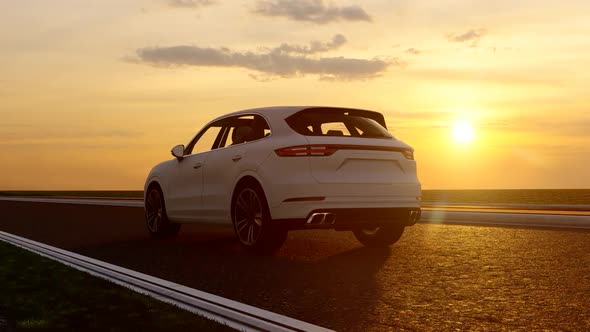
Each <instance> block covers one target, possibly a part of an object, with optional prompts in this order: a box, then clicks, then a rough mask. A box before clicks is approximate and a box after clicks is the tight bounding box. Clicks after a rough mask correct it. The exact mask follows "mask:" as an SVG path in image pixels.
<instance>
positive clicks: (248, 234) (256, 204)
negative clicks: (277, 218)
mask: <svg viewBox="0 0 590 332" xmlns="http://www.w3.org/2000/svg"><path fill="white" fill-rule="evenodd" d="M234 218H235V226H234V227H235V228H236V233H237V235H238V238H239V239H240V242H242V243H243V244H245V245H247V246H252V245H254V244H255V243H256V241H258V238H259V237H260V233H261V231H262V203H261V202H260V198H259V197H258V194H257V193H256V192H255V191H254V190H252V189H250V188H247V189H244V190H242V191H241V192H240V194H239V195H238V197H237V198H236V204H235V209H234Z"/></svg>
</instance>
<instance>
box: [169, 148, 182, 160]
mask: <svg viewBox="0 0 590 332" xmlns="http://www.w3.org/2000/svg"><path fill="white" fill-rule="evenodd" d="M170 152H171V153H172V155H173V156H174V157H176V159H178V160H182V158H184V145H182V144H179V145H177V146H175V147H173V148H172V150H170Z"/></svg>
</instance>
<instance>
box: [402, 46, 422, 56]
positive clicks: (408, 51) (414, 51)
mask: <svg viewBox="0 0 590 332" xmlns="http://www.w3.org/2000/svg"><path fill="white" fill-rule="evenodd" d="M406 53H408V54H412V55H418V54H420V53H422V51H420V50H418V49H415V48H413V47H412V48H408V49H407V50H406Z"/></svg>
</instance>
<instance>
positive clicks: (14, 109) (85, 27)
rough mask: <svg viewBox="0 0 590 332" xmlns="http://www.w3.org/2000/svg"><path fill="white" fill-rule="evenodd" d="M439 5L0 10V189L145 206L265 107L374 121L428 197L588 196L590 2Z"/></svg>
mask: <svg viewBox="0 0 590 332" xmlns="http://www.w3.org/2000/svg"><path fill="white" fill-rule="evenodd" d="M434 3H435V4H433V1H404V0H402V1H389V0H380V1H378V0H375V1H369V0H367V1H358V0H341V1H340V0H335V1H320V0H299V1H295V0H293V1H285V0H282V1H281V0H247V1H229V0H216V1H211V0H210V1H204V0H192V1H191V0H145V1H139V0H129V1H114V0H108V1H83V2H82V1H74V0H69V1H59V0H58V1H32V0H23V1H17V2H13V1H12V2H8V1H6V2H1V3H0V13H2V14H0V18H1V19H0V40H1V41H2V42H1V44H0V161H1V163H0V174H1V175H0V190H19V189H20V190H26V189H80V190H81V189H87V190H94V189H96V190H100V189H105V190H106V189H141V188H142V185H143V181H144V179H145V176H146V175H147V172H148V171H149V169H150V168H151V167H152V166H153V165H154V164H156V163H157V162H159V161H162V160H165V159H167V158H170V154H169V150H170V148H171V147H172V146H173V145H175V144H178V143H186V142H187V141H188V140H189V139H190V138H191V137H192V136H193V135H194V134H195V132H196V131H197V130H198V129H200V127H201V126H202V125H203V124H204V123H205V122H206V121H208V120H210V119H211V118H213V117H215V116H218V115H221V114H224V113H227V112H231V111H235V110H240V109H245V108H251V107H259V106H270V105H334V106H348V107H356V108H366V109H373V110H377V111H380V112H383V113H384V114H385V116H386V119H387V122H388V126H389V127H390V130H391V131H392V133H393V134H394V135H395V136H396V137H398V138H400V139H402V140H404V141H406V142H407V143H409V144H411V145H412V146H413V147H414V148H415V149H416V158H417V160H418V167H419V177H420V179H421V181H422V183H423V187H424V188H425V189H450V188H453V189H461V188H590V170H589V167H588V165H590V146H589V144H588V143H589V142H590V94H589V93H588V91H589V90H588V86H590V70H588V68H590V39H588V36H590V14H588V13H590V2H588V1H562V2H557V1H518V2H514V1H504V0H501V1H494V2H489V3H488V2H483V1H481V2H473V1H460V0H442V1H436V2H434ZM457 121H462V122H467V123H470V124H471V126H472V127H473V130H474V139H473V140H472V141H469V142H463V143H460V142H458V141H457V140H455V139H454V138H453V134H452V131H453V125H454V123H456V122H457Z"/></svg>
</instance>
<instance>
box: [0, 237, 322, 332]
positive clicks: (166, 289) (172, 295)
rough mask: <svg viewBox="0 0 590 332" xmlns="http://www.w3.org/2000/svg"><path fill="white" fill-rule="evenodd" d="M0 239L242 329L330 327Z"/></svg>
mask: <svg viewBox="0 0 590 332" xmlns="http://www.w3.org/2000/svg"><path fill="white" fill-rule="evenodd" d="M0 240H1V241H4V242H7V243H10V244H13V245H15V246H18V247H21V248H23V249H26V250H28V251H31V252H34V253H37V254H39V255H42V256H45V257H48V258H50V259H53V260H55V261H58V262H61V263H63V264H65V265H68V266H71V267H73V268H75V269H77V270H80V271H85V272H87V273H89V274H91V275H94V276H97V277H99V278H103V279H106V280H109V281H111V282H113V283H116V284H118V285H121V286H123V287H126V288H128V289H131V290H134V291H136V292H139V293H142V294H145V295H148V296H151V297H153V298H156V299H158V300H160V301H163V302H167V303H171V304H173V305H176V306H178V307H180V308H183V309H185V310H188V311H191V312H193V313H196V314H199V315H201V316H204V317H206V318H209V319H211V320H214V321H217V322H219V323H221V324H225V325H227V326H230V327H232V328H235V329H238V330H241V331H248V332H250V331H277V332H294V331H297V332H303V331H306V332H307V331H309V332H328V331H331V330H328V329H325V328H323V327H320V326H316V325H312V324H309V323H305V322H302V321H299V320H296V319H293V318H289V317H286V316H282V315H279V314H276V313H273V312H270V311H266V310H262V309H259V308H256V307H253V306H249V305H246V304H243V303H240V302H236V301H233V300H229V299H226V298H223V297H220V296H217V295H213V294H209V293H205V292H202V291H199V290H196V289H193V288H189V287H186V286H182V285H179V284H176V283H173V282H170V281H167V280H163V279H159V278H156V277H153V276H150V275H147V274H143V273H139V272H136V271H133V270H129V269H126V268H123V267H120V266H116V265H113V264H109V263H105V262H102V261H99V260H96V259H93V258H90V257H86V256H82V255H78V254H76V253H73V252H69V251H66V250H63V249H59V248H55V247H52V246H49V245H46V244H43V243H40V242H36V241H33V240H29V239H26V238H23V237H20V236H17V235H13V234H10V233H6V232H2V231H0Z"/></svg>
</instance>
